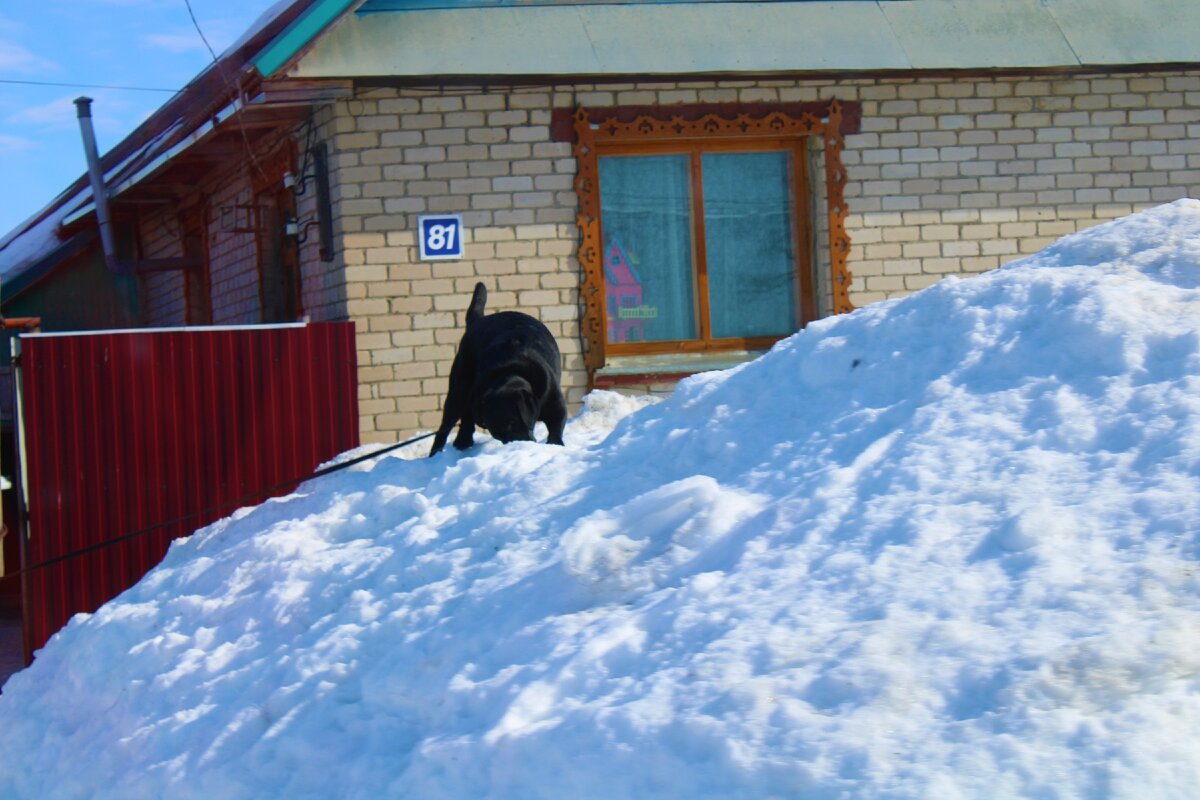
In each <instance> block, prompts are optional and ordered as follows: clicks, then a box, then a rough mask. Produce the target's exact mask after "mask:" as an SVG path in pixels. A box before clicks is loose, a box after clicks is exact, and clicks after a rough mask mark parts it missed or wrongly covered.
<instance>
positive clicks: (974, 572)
mask: <svg viewBox="0 0 1200 800" xmlns="http://www.w3.org/2000/svg"><path fill="white" fill-rule="evenodd" d="M638 405H639V403H637V402H636V401H632V400H627V399H624V398H620V397H618V396H615V395H611V394H604V393H597V394H594V395H592V397H591V398H590V405H589V409H588V410H586V411H585V412H584V413H583V414H582V415H581V416H580V417H579V418H578V419H577V420H575V421H574V422H573V423H572V424H571V425H570V426H569V427H568V429H567V447H565V448H555V447H550V446H546V445H537V444H531V443H515V444H511V445H508V446H504V447H501V446H499V445H497V444H496V443H492V442H486V443H484V444H482V445H480V446H478V447H477V448H476V449H474V450H472V451H469V452H468V453H466V454H458V453H443V454H442V455H440V456H439V457H437V458H434V459H421V460H405V459H401V458H392V457H384V458H380V459H378V460H377V461H375V462H370V463H368V464H366V465H359V466H358V467H356V468H353V469H351V470H347V471H345V472H341V473H337V474H335V475H332V476H329V477H326V478H322V479H314V480H312V481H310V482H309V483H307V484H305V485H304V486H302V487H301V488H300V490H299V491H298V492H297V493H296V494H294V495H292V496H290V497H286V498H283V499H280V500H278V501H272V502H268V503H265V504H263V505H262V506H259V507H257V508H253V509H246V510H243V511H242V512H239V513H238V514H235V515H234V516H233V517H231V518H229V519H226V520H223V521H221V522H218V523H216V524H214V525H212V526H210V527H208V528H206V529H204V530H201V531H198V532H197V533H196V534H195V535H194V536H192V537H190V538H189V539H187V540H181V541H179V542H177V543H176V544H175V545H174V546H173V547H172V548H171V551H170V553H169V554H168V556H167V558H166V560H165V561H164V563H163V564H162V565H161V566H160V567H158V568H157V569H155V570H154V571H153V572H152V573H150V574H149V575H148V576H147V577H146V578H145V579H144V580H143V581H142V582H141V583H140V584H139V585H137V586H136V587H134V588H133V589H131V590H130V591H128V592H126V593H125V594H124V595H122V596H121V597H120V598H118V599H116V600H114V601H113V602H110V603H109V604H108V605H106V606H104V607H103V608H102V609H100V610H99V611H98V612H97V613H95V614H93V615H90V616H82V615H81V616H79V617H76V618H75V619H74V620H73V621H72V622H71V624H70V625H69V626H68V627H67V628H66V629H64V630H63V631H62V632H60V633H59V634H58V635H57V636H56V637H55V638H54V639H53V640H51V642H50V643H49V644H48V645H47V646H46V647H45V649H43V650H42V651H41V652H40V653H39V654H38V656H37V659H36V661H35V663H34V665H33V666H32V667H31V668H30V669H28V670H25V671H23V672H21V673H18V674H17V675H15V676H14V677H13V678H12V679H11V680H10V681H9V683H8V685H7V686H5V692H4V695H3V696H2V697H0V731H3V736H0V797H3V798H42V797H56V798H73V797H113V798H160V797H172V798H192V797H195V798H214V797H220V798H227V799H228V798H278V797H288V798H305V797H312V798H331V797H344V798H379V797H400V798H421V799H422V800H433V799H435V798H463V799H465V798H471V799H472V800H474V799H476V798H505V799H508V798H523V799H525V798H555V799H556V800H561V798H688V799H689V800H692V799H694V798H723V799H727V798H770V797H778V798H804V797H820V798H829V797H847V798H851V797H853V798H877V797H887V798H961V797H978V798H995V797H1055V798H1076V797H1079V798H1084V797H1096V798H1100V797H1104V798H1109V797H1128V798H1134V797H1136V798H1184V797H1194V796H1195V792H1196V787H1197V786H1200V578H1198V577H1197V569H1196V566H1197V560H1198V559H1200V202H1197V201H1189V200H1184V201H1179V202H1177V203H1173V204H1171V205H1168V206H1163V207H1160V208H1157V209H1153V210H1150V211H1147V212H1143V213H1141V214H1137V215H1134V216H1131V217H1127V218H1124V219H1121V220H1117V221H1115V222H1112V223H1108V224H1105V225H1102V226H1100V227H1097V228H1094V229H1092V230H1089V231H1087V232H1084V233H1081V234H1076V235H1074V236H1069V237H1067V238H1064V239H1062V240H1061V241H1059V242H1058V243H1056V244H1055V245H1053V246H1051V247H1049V248H1048V249H1046V250H1044V251H1043V252H1041V253H1039V254H1037V255H1035V256H1033V257H1031V258H1028V259H1025V260H1023V261H1021V262H1019V263H1016V264H1013V265H1011V266H1009V267H1007V268H1004V269H1001V270H997V271H995V272H993V273H989V274H986V275H982V276H979V277H973V278H970V279H966V280H955V279H947V280H944V281H942V282H940V283H938V284H937V285H935V286H933V287H931V288H929V289H927V290H925V291H922V292H920V293H918V294H916V295H913V296H911V297H908V298H905V299H902V300H898V301H892V302H887V303H882V304H879V305H875V306H871V307H868V308H865V309H861V310H859V311H857V312H855V313H853V314H850V315H847V316H844V317H840V318H835V319H827V320H823V321H821V322H819V323H816V324H814V325H811V326H810V327H809V328H808V329H807V330H806V331H804V332H802V333H800V334H798V335H796V336H793V337H791V338H789V339H787V340H785V341H783V342H781V343H780V344H779V345H778V346H776V347H775V348H774V349H773V350H772V351H771V352H770V353H768V354H767V355H765V356H764V357H762V358H761V359H759V360H757V361H755V362H753V363H750V364H746V365H744V366H742V367H739V368H737V369H734V370H730V371H727V372H723V373H718V374H706V375H701V376H697V377H695V378H692V379H690V380H688V381H686V382H684V383H683V384H681V386H680V387H679V389H678V390H677V391H676V392H675V394H674V395H672V396H671V397H670V398H669V399H668V400H666V401H664V402H662V403H658V404H655V405H649V406H647V407H643V408H636V407H637V406H638ZM635 408H636V410H635ZM631 411H632V412H633V413H629V412H631ZM622 416H623V418H621V419H620V421H617V419H618V418H620V417H622ZM610 430H611V432H609V431H610ZM606 434H607V435H606Z"/></svg>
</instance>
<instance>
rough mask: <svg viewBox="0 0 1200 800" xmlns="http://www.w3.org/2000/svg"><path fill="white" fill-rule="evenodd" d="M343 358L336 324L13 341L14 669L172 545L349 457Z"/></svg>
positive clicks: (347, 351) (348, 349)
mask: <svg viewBox="0 0 1200 800" xmlns="http://www.w3.org/2000/svg"><path fill="white" fill-rule="evenodd" d="M355 359H356V349H355V342H354V325H353V323H349V322H346V323H322V324H312V325H305V326H281V327H261V328H234V329H211V330H210V329H186V330H178V331H153V332H127V333H123V332H117V333H101V334H82V335H71V336H30V337H23V338H22V341H21V366H20V369H21V381H22V405H23V415H24V431H23V435H24V436H25V449H26V452H27V474H26V475H25V476H24V479H25V481H26V482H27V485H28V487H29V509H28V518H29V531H30V537H29V539H28V541H27V542H26V553H25V559H24V561H25V564H26V565H27V566H28V567H29V571H28V572H26V573H25V574H24V577H25V580H26V581H27V584H26V587H25V588H26V591H25V597H26V609H25V619H26V625H25V628H26V647H27V650H26V653H27V655H26V658H27V659H28V657H29V655H28V654H29V653H31V652H32V651H33V650H35V649H37V648H38V647H41V646H42V644H44V643H45V642H46V640H47V639H49V637H50V636H51V635H53V634H54V632H55V631H57V630H58V629H59V628H60V627H62V625H64V624H65V623H66V622H67V620H68V619H70V617H71V615H72V614H75V613H76V612H80V611H89V612H90V611H94V610H95V609H96V608H98V607H99V606H100V605H102V604H103V603H104V602H105V601H107V600H108V599H110V598H112V597H115V596H116V595H117V594H119V593H120V592H122V591H124V590H125V589H127V588H128V587H130V586H132V585H133V584H134V583H136V582H137V581H138V580H139V579H140V578H141V576H142V575H144V574H145V573H146V572H147V571H148V570H149V569H151V568H152V567H153V566H154V565H155V564H157V563H158V562H159V561H160V560H161V559H162V557H163V555H164V554H165V553H166V550H167V546H168V545H169V544H170V541H171V540H172V539H174V538H177V537H179V536H186V535H188V534H190V533H191V532H192V531H194V530H195V529H196V528H199V527H202V526H203V525H206V524H208V523H209V522H212V521H213V520H216V519H219V518H221V517H223V516H227V515H228V514H230V513H231V512H232V511H234V510H235V509H237V508H239V507H241V506H246V505H252V504H256V503H259V502H261V501H263V500H265V499H266V498H267V497H271V496H277V495H280V494H285V493H287V492H289V491H291V490H292V489H293V488H295V486H296V484H297V483H298V482H299V481H300V480H303V479H304V478H305V477H306V476H307V475H309V474H311V472H312V471H313V469H314V468H315V467H316V466H317V465H318V464H320V463H322V462H323V461H327V460H329V459H330V458H332V457H333V456H335V455H337V454H338V453H341V452H344V451H345V450H348V449H350V448H353V447H356V446H358V443H359V438H358V385H357V369H356V363H355ZM163 523H168V524H165V525H164V524H163ZM152 526H161V527H158V528H156V529H155V530H153V531H150V532H148V533H145V534H143V535H136V536H132V537H130V538H128V539H125V540H123V541H119V542H116V543H113V544H109V545H104V543H105V542H111V541H112V540H114V539H120V538H121V537H124V536H128V535H129V534H131V533H134V532H136V531H141V530H143V529H146V528H149V527H152ZM88 548H94V549H92V550H90V551H88V552H85V553H83V554H81V555H78V556H76V557H71V558H67V559H65V560H62V561H59V562H57V563H53V564H50V565H49V566H42V567H39V566H38V565H41V564H45V563H46V562H48V561H53V560H55V559H58V558H62V557H63V556H67V555H69V554H72V553H76V552H78V551H81V550H88Z"/></svg>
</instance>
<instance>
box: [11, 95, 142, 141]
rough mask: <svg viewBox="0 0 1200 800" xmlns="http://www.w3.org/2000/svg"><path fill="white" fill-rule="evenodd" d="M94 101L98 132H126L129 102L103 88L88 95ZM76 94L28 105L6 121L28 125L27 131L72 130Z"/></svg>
mask: <svg viewBox="0 0 1200 800" xmlns="http://www.w3.org/2000/svg"><path fill="white" fill-rule="evenodd" d="M88 94H89V95H91V97H93V98H94V99H95V104H94V105H93V106H92V121H93V124H94V125H95V127H96V130H97V131H100V132H107V133H119V134H124V133H127V132H128V131H129V128H130V120H129V119H126V117H128V116H129V115H130V114H131V112H134V113H140V109H138V110H137V111H136V112H135V110H134V109H131V107H130V104H129V102H128V101H125V100H122V99H121V98H120V97H118V96H117V95H116V93H113V92H109V91H105V90H103V89H101V90H98V91H94V92H89V93H88ZM78 96H79V93H73V94H69V95H63V96H61V97H58V98H56V99H54V100H51V101H50V102H48V103H42V104H41V105H35V106H27V107H25V108H21V109H18V110H16V111H14V112H13V113H11V114H9V115H8V116H7V117H6V118H5V122H7V123H8V124H10V125H16V126H27V127H28V128H30V129H36V130H46V129H57V128H67V127H70V128H75V127H77V126H78V125H79V122H78V112H77V111H76V108H75V98H76V97H78Z"/></svg>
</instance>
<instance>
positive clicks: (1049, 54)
mask: <svg viewBox="0 0 1200 800" xmlns="http://www.w3.org/2000/svg"><path fill="white" fill-rule="evenodd" d="M1197 29H1200V6H1198V5H1197V4H1195V3H1193V2H1190V1H1189V0H1160V2H1154V3H1148V2H1145V0H1111V1H1109V2H1104V3H1103V4H1093V5H1091V6H1089V5H1088V4H1085V3H1079V2H1077V0H1043V1H1042V2H1034V0H1009V1H1008V2H1001V3H989V4H963V3H954V2H951V1H950V0H842V1H841V2H823V3H811V2H751V3H741V2H706V1H704V0H700V1H698V2H690V3H662V2H646V1H643V2H612V3H605V4H597V3H575V4H570V3H567V2H564V1H563V0H530V2H526V3H522V4H517V5H513V4H506V3H500V2H488V0H441V1H440V2H439V0H365V1H363V0H360V1H359V2H350V0H297V2H295V3H293V4H291V5H290V6H286V7H282V8H277V10H276V11H275V12H274V13H273V14H268V15H267V17H265V18H264V20H263V21H261V23H260V24H259V25H258V26H256V28H255V30H253V31H251V32H250V33H249V34H248V35H247V37H245V38H244V40H243V42H242V43H241V44H240V45H239V47H236V48H234V50H233V51H232V52H231V53H230V54H227V56H226V63H225V70H224V72H225V73H226V74H227V75H231V76H235V77H231V78H230V79H229V80H228V81H225V82H222V81H218V80H217V79H216V78H215V77H214V76H215V75H216V74H217V73H216V72H215V71H214V70H209V72H207V73H205V74H204V75H202V76H200V77H199V78H197V80H196V82H194V83H193V85H192V86H190V87H189V89H188V90H187V91H185V93H184V95H183V98H182V99H181V100H180V101H179V102H178V103H176V105H178V106H180V107H179V108H177V109H176V112H175V113H173V114H165V115H156V118H151V120H148V121H147V123H146V124H145V125H143V126H142V127H141V128H139V129H138V131H135V132H134V133H133V134H131V137H130V140H129V141H132V142H133V143H134V144H145V143H148V142H149V143H151V145H152V146H151V147H149V148H145V147H143V148H142V149H141V150H137V149H136V148H133V147H132V146H131V145H129V144H127V143H122V145H119V146H118V148H116V149H115V151H114V152H115V155H114V154H110V156H109V159H108V162H109V163H108V166H109V167H110V172H111V173H116V174H113V175H111V176H110V178H109V186H110V191H111V192H112V193H113V196H114V202H115V203H117V204H118V205H119V207H121V208H123V209H124V210H125V215H124V221H125V225H126V227H125V231H126V236H127V237H128V239H129V241H130V247H133V248H135V249H136V250H137V251H138V252H140V253H144V254H146V255H147V256H148V257H171V256H181V255H188V254H191V255H196V256H199V259H198V261H199V262H200V265H199V266H197V267H194V268H189V269H184V270H174V271H165V272H152V273H146V274H144V275H140V276H139V277H138V278H137V281H138V304H139V313H140V317H139V324H144V325H154V326H169V325H184V324H218V323H231V322H239V323H246V322H249V323H253V322H261V321H276V320H285V319H294V318H296V317H298V316H307V317H309V318H311V319H314V320H325V319H353V320H354V321H355V322H356V323H357V330H358V348H359V379H360V387H361V389H360V391H361V397H360V405H359V411H360V420H361V427H362V436H363V440H364V441H392V440H395V439H396V438H398V437H400V436H403V435H406V434H410V433H412V432H414V431H417V430H421V429H425V430H428V429H430V428H432V427H434V426H435V425H436V422H437V420H438V418H439V415H440V411H439V408H440V403H441V399H442V397H443V395H444V393H445V389H446V376H447V375H448V372H449V367H450V362H451V359H452V357H453V352H454V347H455V344H456V343H457V340H458V337H459V336H460V334H461V326H462V323H463V312H464V310H465V308H466V305H467V301H468V299H469V296H470V291H471V287H472V286H473V285H474V283H475V281H477V280H482V281H484V282H485V283H487V284H488V285H489V288H490V290H491V293H490V301H489V307H490V308H491V309H492V310H497V309H503V308H513V309H520V310H524V311H528V312H530V313H533V314H535V315H536V316H538V317H540V318H541V319H542V320H543V321H544V322H545V323H546V324H547V325H548V326H549V327H550V328H551V330H552V331H553V332H554V333H555V335H556V336H557V338H558V340H559V344H560V347H561V349H562V351H563V354H564V359H565V364H564V387H565V389H566V391H567V394H568V400H569V401H570V402H571V403H572V404H577V403H578V401H579V400H580V398H581V397H582V395H583V394H584V393H585V392H586V391H587V390H588V388H589V387H592V386H606V387H620V388H621V389H622V390H624V391H664V390H667V389H669V388H670V386H672V385H673V383H674V381H676V380H678V378H679V377H681V376H683V375H686V374H690V373H693V372H696V371H700V370H705V369H713V368H719V367H723V366H728V365H731V364H735V363H738V362H739V361H742V360H745V359H747V358H750V357H752V356H753V355H754V354H755V353H757V352H760V351H761V350H763V349H765V348H767V347H769V346H770V344H771V343H772V342H773V341H775V340H777V339H778V338H780V337H781V336H784V335H787V334H788V333H790V332H793V331H795V330H797V329H799V328H800V327H802V326H803V325H804V324H805V323H807V322H808V321H811V320H813V319H816V318H819V317H822V316H826V315H829V314H832V313H838V312H842V311H848V310H850V309H852V308H854V307H858V306H862V305H865V304H867V303H872V302H876V301H879V300H883V299H886V298H889V297H896V296H899V295H903V294H906V293H909V292H912V291H915V290H918V289H920V288H923V287H925V286H927V285H929V284H931V283H933V282H935V281H937V280H938V279H940V278H942V277H943V276H946V275H960V274H971V273H978V272H980V271H983V270H988V269H992V268H994V267H998V266H1000V265H1001V264H1003V263H1005V262H1007V261H1010V260H1012V259H1014V258H1017V257H1019V256H1021V255H1023V254H1026V253H1031V252H1034V251H1036V250H1038V249H1040V248H1041V247H1043V246H1044V245H1046V244H1047V243H1049V242H1050V241H1052V240H1053V239H1055V238H1057V237H1059V236H1061V235H1063V234H1065V233H1070V232H1073V231H1076V230H1079V229H1082V228H1085V227H1088V226H1090V225H1094V224H1096V223H1098V222H1101V221H1104V220H1107V219H1111V218H1114V217H1117V216H1121V215H1124V214H1128V213H1131V212H1133V211H1135V210H1138V209H1140V208H1144V207H1147V206H1150V205H1156V204H1159V203H1163V202H1167V201H1170V200H1174V199H1177V198H1180V197H1184V196H1200V44H1197V40H1196V38H1195V37H1194V36H1193V35H1191V34H1190V32H1191V31H1195V30H1197ZM173 102H174V101H173ZM185 111H186V112H187V113H184V112H185ZM180 120H182V122H180ZM205 126H207V127H205ZM134 150H136V156H135V160H134V161H133V162H130V161H129V158H130V157H129V156H124V155H123V153H125V152H126V151H129V152H133V151H134ZM147 154H149V155H147ZM68 194H70V193H68ZM87 197H88V193H87V191H86V189H85V187H83V186H79V187H78V191H77V192H76V193H75V194H74V195H71V197H68V198H67V200H66V201H65V202H62V203H60V204H59V205H58V206H56V207H51V209H49V210H48V212H47V213H48V214H51V215H53V214H54V213H59V214H60V219H59V223H58V228H59V232H60V241H61V236H62V235H63V234H65V235H66V236H68V237H69V236H72V235H78V232H79V231H85V230H87V228H88V226H89V224H90V217H89V205H88V201H87ZM60 200H61V198H60ZM56 209H57V210H56ZM427 214H451V215H459V216H460V218H461V223H462V236H463V241H464V247H465V249H464V252H463V255H462V257H461V258H457V259H452V260H422V259H421V257H420V248H419V246H418V245H419V242H418V235H417V230H418V225H417V222H418V219H419V218H420V217H421V216H422V215H427ZM73 232H75V233H73ZM25 235H26V234H25V232H23V231H20V230H19V231H16V232H14V234H12V235H10V237H9V238H8V239H7V240H6V245H12V244H13V242H20V241H21V239H22V237H23V236H25ZM614 248H615V249H616V251H617V252H619V258H620V259H622V260H623V263H622V265H615V264H609V265H606V264H605V257H606V254H610V253H612V252H614ZM6 249H7V248H6ZM6 249H0V268H4V267H6V265H5V263H4V262H5V252H6ZM43 255H44V253H43ZM7 266H11V264H9V265H7ZM615 266H620V269H619V270H617V271H614V269H613V268H614V267H615ZM629 267H633V269H629ZM618 273H619V275H618ZM635 278H636V290H634V289H633V288H632V286H630V287H628V288H629V293H630V296H636V298H637V299H636V301H635V302H634V303H633V304H632V305H631V306H630V307H629V309H628V310H625V311H622V309H621V308H620V307H619V305H618V306H617V307H615V309H614V308H609V304H608V298H609V297H610V295H612V294H614V293H613V292H611V291H610V290H611V289H613V288H615V287H610V286H608V283H610V282H612V281H613V280H618V281H622V282H623V283H631V282H632V281H634V279H635ZM616 294H619V292H617V293H616ZM5 302H6V306H5V307H6V308H7V307H8V306H7V302H8V299H7V298H6V301H5ZM614 313H615V314H616V315H617V320H613V319H612V318H611V316H612V314H614ZM615 321H625V322H630V323H632V322H634V321H636V323H637V324H636V325H635V324H611V323H613V322H615Z"/></svg>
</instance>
